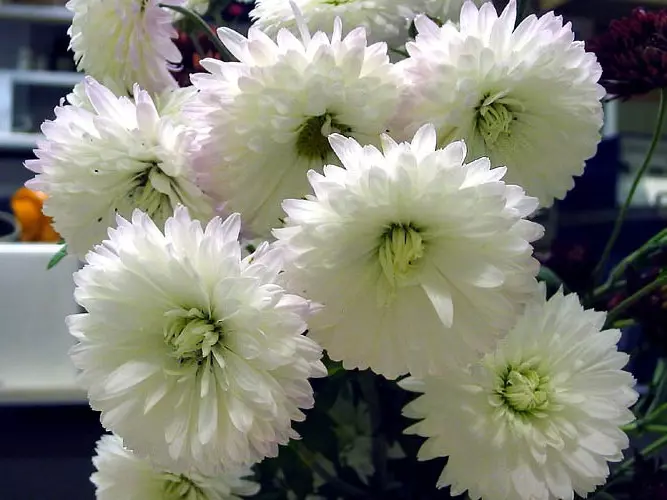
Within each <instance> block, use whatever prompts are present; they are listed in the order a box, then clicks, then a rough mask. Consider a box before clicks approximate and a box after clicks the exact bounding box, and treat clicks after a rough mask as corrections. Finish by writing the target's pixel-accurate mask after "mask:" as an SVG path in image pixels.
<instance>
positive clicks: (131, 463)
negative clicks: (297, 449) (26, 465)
mask: <svg viewBox="0 0 667 500" xmlns="http://www.w3.org/2000/svg"><path fill="white" fill-rule="evenodd" d="M96 452H97V455H96V456H95V457H94V458H93V465H94V466H95V468H96V469H97V471H96V472H94V473H93V474H92V476H91V477H90V480H91V481H92V483H93V484H94V485H95V488H96V491H95V497H96V498H97V500H121V499H122V500H241V498H242V497H246V496H252V495H254V494H256V493H257V492H258V491H259V484H257V483H254V482H252V481H249V480H247V479H244V477H246V476H249V475H251V474H252V471H251V470H250V469H247V468H241V469H238V470H234V471H223V472H219V473H217V474H216V475H215V476H206V475H203V474H198V473H196V472H190V473H188V474H173V473H171V472H168V471H165V470H162V469H160V468H158V467H156V466H155V465H153V464H152V463H151V462H150V461H148V460H146V459H144V458H140V457H138V456H137V455H135V454H134V453H132V452H131V451H130V450H128V449H127V448H125V447H124V446H123V440H122V439H121V438H119V437H118V436H116V435H113V434H107V435H105V436H102V438H101V439H100V440H99V441H98V442H97V448H96Z"/></svg>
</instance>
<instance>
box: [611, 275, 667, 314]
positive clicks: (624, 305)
mask: <svg viewBox="0 0 667 500" xmlns="http://www.w3.org/2000/svg"><path fill="white" fill-rule="evenodd" d="M664 285H667V275H663V276H661V277H660V278H658V279H656V280H655V281H653V282H652V283H649V284H648V285H646V286H645V287H644V288H642V289H641V290H639V291H638V292H636V293H634V294H633V295H631V296H630V297H628V298H627V299H625V300H624V301H623V302H621V303H620V304H619V305H617V306H616V307H614V308H613V309H612V310H611V311H609V314H608V315H607V321H606V323H605V325H606V326H607V327H608V326H609V325H612V324H614V323H615V322H616V320H617V319H618V317H619V316H620V315H621V314H622V313H623V312H625V310H626V309H628V308H629V307H630V306H632V305H634V304H635V303H637V302H638V301H639V300H641V299H642V298H644V297H645V296H647V295H649V294H650V293H651V292H654V291H655V290H656V289H658V288H660V287H662V286H664Z"/></svg>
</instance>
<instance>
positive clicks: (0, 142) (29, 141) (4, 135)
mask: <svg viewBox="0 0 667 500" xmlns="http://www.w3.org/2000/svg"><path fill="white" fill-rule="evenodd" d="M43 137H44V136H43V135H42V134H29V133H23V132H2V131H0V150H12V149H13V150H24V151H31V150H33V149H35V148H37V141H38V140H39V139H42V138H43Z"/></svg>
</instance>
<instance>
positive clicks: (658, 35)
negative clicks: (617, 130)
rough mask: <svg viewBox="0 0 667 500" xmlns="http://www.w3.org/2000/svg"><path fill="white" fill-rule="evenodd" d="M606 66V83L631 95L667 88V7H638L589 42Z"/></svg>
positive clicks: (620, 93) (609, 88) (611, 89)
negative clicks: (649, 8) (659, 8)
mask: <svg viewBox="0 0 667 500" xmlns="http://www.w3.org/2000/svg"><path fill="white" fill-rule="evenodd" d="M587 48H588V50H590V51H592V52H595V54H596V55H597V58H598V60H599V61H600V64H601V65H602V84H603V85H604V86H605V88H606V89H607V91H608V92H609V93H610V94H612V95H614V96H617V97H623V98H629V97H632V96H633V95H637V94H645V93H647V92H650V91H651V90H655V89H661V88H665V87H667V9H662V10H658V11H646V10H644V9H635V10H634V11H633V12H632V14H631V15H630V16H629V17H624V18H622V19H619V20H614V21H612V22H611V24H610V25H609V29H608V30H607V32H605V33H603V34H602V35H600V36H598V37H596V38H594V39H593V40H591V41H589V42H588V44H587Z"/></svg>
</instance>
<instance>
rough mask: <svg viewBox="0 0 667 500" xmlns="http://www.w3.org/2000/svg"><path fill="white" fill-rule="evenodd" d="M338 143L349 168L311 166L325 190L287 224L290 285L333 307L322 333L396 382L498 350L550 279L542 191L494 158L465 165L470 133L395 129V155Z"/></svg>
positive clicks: (352, 358)
mask: <svg viewBox="0 0 667 500" xmlns="http://www.w3.org/2000/svg"><path fill="white" fill-rule="evenodd" d="M329 140H330V141H331V145H332V147H333V149H334V151H335V152H336V154H337V155H338V157H339V158H340V160H341V162H342V163H343V165H344V167H345V168H344V169H343V168H340V167H336V166H327V167H325V169H324V175H321V174H319V173H316V172H314V171H311V172H309V174H308V178H309V180H310V183H311V185H312V188H313V191H314V193H315V194H314V196H308V197H307V198H306V199H303V200H286V201H285V202H284V203H283V208H284V209H285V212H286V213H287V215H288V218H287V219H286V226H287V227H285V228H282V229H276V230H274V234H275V236H276V237H277V238H278V239H279V240H280V241H279V244H280V245H282V246H284V247H286V249H287V251H288V252H289V254H288V255H289V256H288V257H287V260H288V264H287V268H286V272H285V279H286V280H287V282H288V283H289V287H290V288H291V289H292V290H298V293H303V294H305V296H307V297H309V298H311V299H312V300H314V301H317V302H318V303H320V304H323V305H324V306H325V307H324V308H323V309H322V311H320V312H318V314H317V315H316V317H314V318H313V320H312V321H311V322H310V329H309V332H310V333H309V335H310V336H312V337H313V338H314V339H315V340H317V341H318V342H320V343H321V344H322V346H323V347H324V348H325V349H327V351H328V353H329V355H330V356H331V357H332V358H333V359H336V360H342V361H343V365H344V366H345V368H348V369H352V368H360V369H364V368H368V367H370V368H371V369H372V370H373V371H375V372H376V373H379V374H382V375H385V376H386V377H389V378H394V377H397V376H399V375H402V374H404V373H406V372H410V373H413V374H424V373H430V372H439V371H440V370H441V369H442V368H443V367H444V366H445V365H447V364H450V363H453V362H458V363H460V362H464V363H467V362H468V361H469V360H470V359H471V356H474V355H475V354H476V352H486V351H488V350H489V349H490V348H492V347H493V346H494V345H495V340H496V335H497V334H499V333H501V332H503V330H507V329H509V328H511V326H512V325H513V323H514V321H515V319H516V318H515V316H516V314H518V312H519V311H520V307H521V305H522V303H523V302H524V301H525V300H527V299H528V298H529V297H530V295H531V294H532V293H533V292H534V290H535V287H536V286H537V285H536V281H535V279H534V277H535V274H536V273H537V270H538V264H537V262H536V261H535V260H534V259H533V258H532V256H531V253H532V248H531V246H530V244H529V243H530V242H531V241H533V240H535V239H537V238H539V237H540V236H541V233H542V227H541V226H539V225H538V224H535V223H532V222H529V221H527V220H524V219H523V218H524V217H526V216H528V215H529V214H530V213H532V212H533V210H534V209H535V208H536V207H537V200H536V199H534V198H529V197H526V196H525V195H524V192H523V190H522V189H521V188H520V187H518V186H508V185H505V184H504V183H503V182H502V181H501V180H500V179H501V178H502V176H503V174H504V173H505V169H504V168H496V169H493V170H491V169H490V164H489V161H488V160H487V159H486V158H482V159H479V160H475V161H473V162H471V163H468V164H465V163H464V160H465V156H466V148H465V145H464V144H463V142H457V143H453V144H451V145H449V146H447V147H446V148H444V149H439V150H436V134H435V130H434V128H433V126H432V125H426V126H424V127H422V128H421V129H420V130H419V131H418V132H417V134H416V135H415V137H414V139H413V141H412V144H409V143H402V144H396V143H395V142H394V141H393V140H392V139H391V138H390V137H388V136H383V140H382V148H383V152H380V151H378V150H377V149H376V148H375V147H372V146H366V147H363V148H362V146H360V145H359V144H358V143H357V142H356V141H355V140H353V139H347V138H344V137H342V136H340V135H332V136H331V137H330V138H329Z"/></svg>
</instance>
